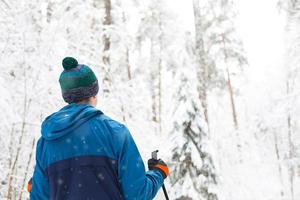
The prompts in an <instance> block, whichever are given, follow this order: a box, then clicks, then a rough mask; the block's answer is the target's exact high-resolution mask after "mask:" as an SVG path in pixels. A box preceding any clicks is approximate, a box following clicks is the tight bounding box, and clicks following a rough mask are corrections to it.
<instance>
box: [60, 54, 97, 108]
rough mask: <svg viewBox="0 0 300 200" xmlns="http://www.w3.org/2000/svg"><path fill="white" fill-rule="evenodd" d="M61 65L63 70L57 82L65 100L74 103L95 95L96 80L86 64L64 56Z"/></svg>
mask: <svg viewBox="0 0 300 200" xmlns="http://www.w3.org/2000/svg"><path fill="white" fill-rule="evenodd" d="M62 66H63V68H64V71H63V72H62V73H61V75H60V77H59V83H60V87H61V91H62V96H63V98H64V100H65V102H67V103H76V102H79V101H81V100H83V99H87V98H89V97H92V96H96V95H97V93H98V91H99V85H98V80H97V77H96V75H95V74H94V72H93V71H92V70H91V69H90V68H89V67H88V66H87V65H82V64H78V62H77V60H76V59H75V58H72V57H66V58H64V59H63V61H62Z"/></svg>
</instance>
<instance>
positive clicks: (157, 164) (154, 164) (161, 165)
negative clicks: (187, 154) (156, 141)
mask: <svg viewBox="0 0 300 200" xmlns="http://www.w3.org/2000/svg"><path fill="white" fill-rule="evenodd" d="M148 168H149V170H159V171H160V172H161V173H162V175H163V177H164V179H165V178H167V176H168V175H169V174H170V172H169V167H168V166H167V164H166V163H165V162H164V161H163V160H161V159H159V160H156V159H154V158H151V159H149V160H148Z"/></svg>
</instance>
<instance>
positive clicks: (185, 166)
mask: <svg viewBox="0 0 300 200" xmlns="http://www.w3.org/2000/svg"><path fill="white" fill-rule="evenodd" d="M187 39H189V37H187ZM187 44H189V43H188V42H187ZM189 48H190V47H189V46H188V45H187V46H186V47H185V53H183V52H181V55H182V54H184V55H185V56H183V60H184V62H185V64H187V66H189V67H185V68H184V69H183V67H181V68H178V70H177V72H176V73H177V75H176V76H175V77H176V80H177V81H176V82H178V84H177V85H176V86H177V89H178V91H177V92H176V93H175V94H174V98H175V99H177V100H178V103H177V107H176V111H175V114H174V118H173V119H174V129H173V131H172V134H171V138H172V139H171V142H172V144H173V145H172V147H173V149H172V169H173V170H172V175H171V185H172V188H173V189H174V190H173V193H172V194H173V195H174V199H175V198H176V199H194V198H195V199H207V200H216V199H218V196H217V193H216V191H215V187H216V185H217V175H216V171H215V167H214V162H213V159H212V156H211V152H210V151H211V150H210V147H211V146H210V144H209V143H210V142H209V135H208V127H207V122H206V120H205V117H204V116H203V114H202V113H203V110H202V109H203V108H202V106H201V102H200V100H199V98H198V92H197V83H198V81H196V80H197V78H198V77H197V73H195V71H196V67H195V65H192V64H191V62H193V60H192V59H190V58H189V57H190V56H193V55H190V54H189V52H190V51H189V50H188V49H189Z"/></svg>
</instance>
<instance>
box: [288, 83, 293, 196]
mask: <svg viewBox="0 0 300 200" xmlns="http://www.w3.org/2000/svg"><path fill="white" fill-rule="evenodd" d="M291 91H292V88H291V84H290V82H289V80H288V81H287V96H289V95H290V93H291ZM287 128H288V130H287V131H288V144H289V182H290V192H291V200H294V176H295V170H294V166H293V164H292V159H293V157H294V143H293V136H292V134H293V133H292V116H291V113H290V108H288V115H287Z"/></svg>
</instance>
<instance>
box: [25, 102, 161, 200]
mask: <svg viewBox="0 0 300 200" xmlns="http://www.w3.org/2000/svg"><path fill="white" fill-rule="evenodd" d="M162 184H163V176H162V174H161V173H160V172H159V171H157V170H150V171H147V172H145V166H144V163H143V161H142V158H141V156H140V154H139V151H138V149H137V147H136V145H135V143H134V141H133V138H132V136H131V134H130V133H129V131H128V129H127V128H126V127H125V126H124V125H122V124H120V123H118V122H116V121H114V120H112V119H110V118H109V117H107V116H106V115H104V114H103V113H102V112H101V111H100V110H97V109H96V108H94V107H92V106H90V105H87V104H75V103H73V104H69V105H67V106H65V107H64V108H62V109H61V110H59V111H58V112H56V113H53V114H52V115H50V116H49V117H47V118H46V119H45V121H44V122H43V124H42V137H41V138H40V139H39V141H38V144H37V151H36V166H35V170H34V175H33V181H32V190H31V193H30V199H31V200H47V199H51V200H150V199H153V198H154V196H155V195H156V193H157V191H158V189H159V188H160V187H161V185H162Z"/></svg>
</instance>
